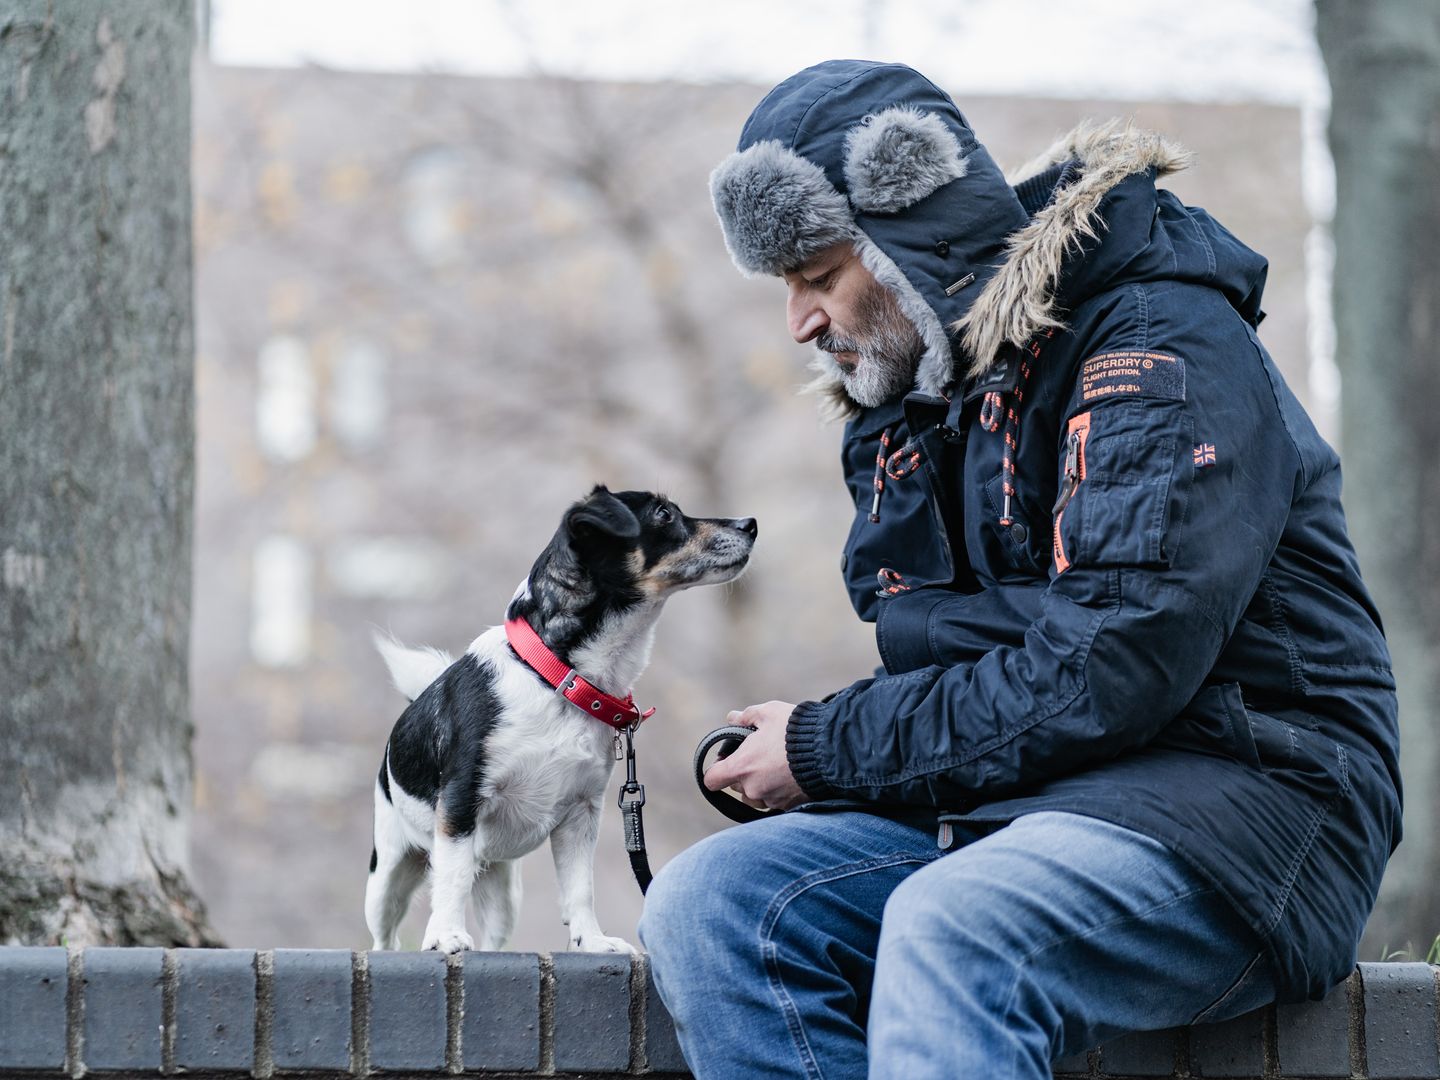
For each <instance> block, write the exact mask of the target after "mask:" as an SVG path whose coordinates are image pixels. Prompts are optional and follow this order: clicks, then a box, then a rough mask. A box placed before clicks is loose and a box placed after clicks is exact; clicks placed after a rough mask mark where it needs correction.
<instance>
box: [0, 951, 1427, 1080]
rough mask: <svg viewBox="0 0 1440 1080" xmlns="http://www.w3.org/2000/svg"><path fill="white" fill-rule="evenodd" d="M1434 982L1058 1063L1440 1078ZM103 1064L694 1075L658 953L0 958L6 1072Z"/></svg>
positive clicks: (1416, 979)
mask: <svg viewBox="0 0 1440 1080" xmlns="http://www.w3.org/2000/svg"><path fill="white" fill-rule="evenodd" d="M1437 976H1440V968H1435V967H1431V966H1429V965H1426V964H1362V965H1361V966H1360V969H1359V970H1358V971H1357V973H1356V974H1355V975H1353V976H1352V977H1351V978H1350V979H1349V980H1348V981H1347V982H1346V983H1345V984H1344V985H1342V986H1339V987H1337V988H1336V989H1335V991H1334V992H1333V993H1332V994H1331V995H1330V996H1329V997H1328V998H1326V999H1325V1000H1324V1001H1320V1002H1310V1003H1307V1004H1303V1005H1284V1006H1280V1007H1278V1008H1276V1007H1273V1006H1272V1007H1269V1008H1266V1009H1262V1010H1259V1011H1257V1012H1255V1013H1250V1014H1248V1015H1246V1016H1243V1017H1239V1018H1238V1019H1235V1020H1231V1021H1228V1022H1226V1023H1223V1024H1217V1025H1213V1026H1201V1027H1193V1028H1177V1029H1171V1030H1168V1031H1163V1032H1148V1033H1141V1034H1136V1035H1127V1036H1125V1037H1123V1038H1120V1039H1116V1040H1113V1041H1111V1042H1110V1043H1107V1044H1106V1045H1105V1046H1103V1047H1100V1048H1098V1050H1092V1051H1090V1052H1089V1053H1087V1054H1076V1055H1072V1056H1071V1057H1069V1058H1067V1059H1066V1060H1065V1061H1063V1062H1060V1063H1057V1066H1056V1072H1057V1074H1059V1075H1064V1076H1066V1077H1071V1078H1078V1077H1086V1078H1089V1080H1128V1078H1130V1077H1141V1076H1149V1077H1181V1078H1187V1077H1210V1076H1225V1077H1231V1078H1235V1080H1302V1078H1319V1077H1350V1078H1352V1080H1413V1078H1426V1080H1437V1078H1440V1020H1437V992H1436V990H1437ZM167 1027H168V1030H167ZM87 1072H95V1073H99V1072H104V1073H105V1074H106V1075H108V1076H112V1077H125V1076H133V1077H141V1076H162V1075H166V1076H168V1075H182V1074H187V1073H188V1074H193V1075H196V1076H203V1077H211V1076H214V1077H220V1076H223V1075H227V1074H228V1075H249V1076H254V1077H257V1078H260V1080H267V1078H270V1077H273V1076H276V1075H281V1076H283V1075H285V1074H287V1073H312V1074H319V1075H323V1076H326V1077H331V1078H343V1077H348V1076H369V1075H372V1074H374V1075H383V1074H385V1073H391V1074H405V1075H409V1076H419V1075H424V1074H431V1075H453V1074H460V1073H465V1074H477V1075H478V1074H483V1075H485V1076H489V1077H491V1078H500V1080H503V1078H506V1077H509V1078H520V1077H527V1076H558V1077H577V1078H578V1077H599V1076H605V1075H610V1076H616V1075H624V1076H634V1075H645V1076H650V1077H655V1078H657V1080H658V1078H664V1077H684V1076H688V1075H689V1073H688V1072H686V1071H685V1070H684V1061H683V1059H682V1058H681V1057H680V1053H679V1047H678V1045H677V1044H676V1042H675V1034H674V1027H673V1025H672V1024H671V1022H670V1017H669V1015H668V1014H667V1013H666V1011H665V1007H664V1005H663V1004H662V1003H661V1002H660V1000H659V997H658V996H657V995H656V993H655V989H654V983H653V982H652V981H651V979H650V973H649V965H648V964H647V963H646V962H645V960H644V959H643V958H640V959H636V960H633V961H632V960H631V959H630V958H628V957H625V956H614V955H591V954H585V953H562V954H558V955H556V956H537V955H536V954H534V953H464V954H462V955H460V956H457V957H451V958H449V959H448V960H447V959H446V958H445V957H442V956H440V955H438V954H436V953H413V952H411V953H350V952H346V951H343V950H292V949H279V950H275V951H274V952H261V953H255V952H252V951H249V950H240V949H212V950H203V949H176V950H161V949H101V948H94V949H89V950H85V951H81V950H72V951H71V952H69V953H68V954H67V951H66V950H65V949H59V948H0V1077H3V1076H5V1075H7V1074H8V1075H19V1074H23V1075H25V1076H26V1077H34V1078H45V1077H62V1076H68V1077H71V1078H79V1077H82V1076H84V1075H85V1074H86V1073H87Z"/></svg>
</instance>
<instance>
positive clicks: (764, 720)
mask: <svg viewBox="0 0 1440 1080" xmlns="http://www.w3.org/2000/svg"><path fill="white" fill-rule="evenodd" d="M794 710H795V706H794V705H792V704H791V703H790V702H788V701H767V702H765V704H763V705H751V706H750V707H749V708H748V709H741V710H739V711H737V712H732V713H731V714H730V715H729V716H727V717H726V718H725V719H726V721H727V722H728V723H731V724H739V725H740V726H741V727H751V728H754V729H755V734H753V735H751V736H748V737H747V738H746V739H745V741H744V742H743V743H741V744H740V747H739V749H737V750H736V751H735V752H734V753H733V754H731V755H730V756H729V757H728V758H725V759H724V760H722V761H717V762H716V763H715V764H714V765H711V766H710V768H709V769H707V770H706V771H705V786H706V787H707V788H709V789H710V790H711V791H720V790H722V789H724V788H727V787H728V788H733V789H735V791H737V792H739V794H740V799H741V801H742V802H744V803H746V804H748V805H750V806H753V807H755V808H756V809H757V810H788V809H790V807H792V806H798V805H799V804H800V803H803V802H808V801H809V799H810V796H808V795H806V794H805V792H804V790H802V789H801V787H800V785H799V784H797V783H796V782H795V777H794V776H792V775H791V773H790V762H789V760H788V759H787V758H786V756H785V727H786V725H787V724H788V723H789V722H790V714H791V713H792V712H793V711H794Z"/></svg>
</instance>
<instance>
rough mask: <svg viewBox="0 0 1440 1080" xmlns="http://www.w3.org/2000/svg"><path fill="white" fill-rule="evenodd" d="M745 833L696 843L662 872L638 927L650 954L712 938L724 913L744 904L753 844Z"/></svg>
mask: <svg viewBox="0 0 1440 1080" xmlns="http://www.w3.org/2000/svg"><path fill="white" fill-rule="evenodd" d="M747 840H748V838H747V837H745V836H744V835H743V830H740V829H728V830H726V831H725V832H721V833H716V834H715V835H713V836H707V837H706V838H705V839H703V840H701V841H699V842H698V843H696V844H693V845H691V846H690V847H688V848H686V849H685V850H684V851H682V852H681V853H680V854H679V855H677V856H675V858H673V859H671V860H670V861H669V862H668V863H666V864H665V865H664V866H662V867H661V868H660V871H659V873H657V874H656V875H655V880H654V881H652V882H651V883H650V888H649V890H648V891H647V892H646V894H645V909H644V912H643V913H642V914H641V916H640V924H639V927H638V928H637V929H638V931H639V934H640V941H641V943H642V944H643V945H644V946H645V948H646V949H647V950H649V951H650V952H656V953H659V952H666V951H669V950H671V949H674V948H676V947H683V946H684V945H685V944H687V943H692V942H695V941H698V940H703V939H705V938H707V937H711V938H713V936H714V934H715V933H716V932H717V930H718V929H719V927H718V925H717V923H718V922H719V921H721V919H722V916H723V915H724V912H725V911H727V910H730V909H733V908H735V907H736V906H737V905H740V906H743V905H744V904H745V900H744V897H743V896H741V895H737V892H739V891H740V890H741V889H743V886H744V883H745V875H744V874H742V873H739V872H737V867H740V866H743V865H744V863H745V860H746V858H747V856H748V855H749V854H753V853H750V852H747V851H746V849H747V848H749V847H750V846H751V845H750V844H749V843H748V842H747Z"/></svg>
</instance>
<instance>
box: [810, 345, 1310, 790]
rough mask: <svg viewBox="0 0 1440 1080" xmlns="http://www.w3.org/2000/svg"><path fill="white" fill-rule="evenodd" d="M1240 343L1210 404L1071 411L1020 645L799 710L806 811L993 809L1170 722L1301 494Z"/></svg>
mask: <svg viewBox="0 0 1440 1080" xmlns="http://www.w3.org/2000/svg"><path fill="white" fill-rule="evenodd" d="M1250 345H1251V351H1250V355H1249V356H1248V357H1234V356H1232V357H1229V358H1228V362H1224V363H1223V365H1217V366H1223V367H1224V368H1225V369H1228V370H1226V371H1223V372H1221V373H1220V379H1212V380H1210V381H1211V382H1212V385H1213V386H1214V387H1215V389H1214V390H1213V391H1212V392H1211V393H1210V395H1209V398H1208V400H1201V401H1197V400H1196V397H1195V395H1193V394H1192V395H1191V397H1190V399H1189V400H1185V401H1169V400H1167V401H1158V400H1146V399H1136V398H1120V399H1107V400H1105V402H1104V404H1099V405H1095V406H1093V407H1088V408H1086V407H1082V408H1076V409H1072V414H1071V415H1070V416H1067V418H1066V423H1065V429H1064V430H1063V431H1062V432H1061V433H1060V435H1061V437H1060V439H1059V444H1060V451H1059V458H1058V460H1057V462H1056V465H1057V469H1060V470H1063V469H1064V466H1065V451H1066V447H1067V445H1068V444H1069V443H1070V441H1071V440H1072V439H1073V438H1074V437H1075V434H1076V432H1077V431H1080V432H1081V435H1082V437H1083V438H1082V447H1083V452H1082V456H1081V463H1082V472H1081V479H1080V481H1079V484H1078V486H1076V488H1075V490H1074V494H1073V496H1072V497H1071V498H1070V500H1069V502H1068V503H1067V504H1066V505H1065V507H1064V509H1063V511H1062V512H1061V513H1060V514H1059V515H1058V518H1057V522H1056V541H1055V562H1054V564H1053V565H1052V566H1051V569H1050V583H1049V586H1048V588H1046V589H1045V591H1044V594H1043V596H1042V597H1041V599H1040V605H1039V615H1038V617H1037V618H1036V619H1035V620H1034V622H1032V623H1031V624H1030V626H1029V628H1028V629H1027V630H1026V631H1025V634H1024V639H1023V643H1021V644H1018V645H1017V644H1001V645H998V646H997V647H996V648H993V649H991V650H990V651H989V652H987V653H985V654H984V655H983V656H980V657H979V658H978V659H976V660H975V661H974V662H973V663H958V664H955V665H953V666H931V667H925V668H921V669H919V670H915V671H910V672H906V673H905V674H901V675H894V676H886V677H881V678H874V679H866V680H862V681H860V682H857V683H855V684H854V685H852V686H850V687H848V688H846V689H844V690H842V691H840V692H839V693H838V694H835V695H833V696H831V697H830V698H828V699H827V700H825V701H824V702H803V703H801V704H800V705H799V706H797V707H796V709H795V711H794V713H793V715H792V716H791V718H790V725H789V730H788V734H787V756H788V759H789V763H790V767H791V770H792V772H793V773H794V775H795V779H796V781H797V782H798V783H799V784H800V786H801V787H802V788H804V789H805V791H806V792H807V793H808V794H809V795H810V796H812V797H813V798H817V799H818V798H836V797H850V798H861V799H868V800H875V801H885V802H902V803H912V804H924V805H935V806H943V805H950V806H953V805H956V804H958V803H963V802H967V801H973V800H974V799H976V798H994V797H999V796H1001V795H1004V794H1007V793H1013V792H1015V791H1017V790H1021V789H1024V788H1026V787H1029V786H1033V785H1034V784H1037V783H1039V782H1042V781H1044V780H1047V779H1051V778H1054V777H1057V776H1060V775H1063V774H1065V773H1068V772H1072V771H1074V770H1076V769H1079V768H1081V767H1083V766H1085V765H1087V764H1090V763H1094V762H1098V761H1102V760H1106V759H1109V758H1112V757H1115V756H1116V755H1118V754H1120V753H1122V752H1123V751H1125V750H1127V749H1130V748H1133V747H1136V746H1140V745H1142V744H1144V743H1146V742H1147V741H1149V740H1150V739H1152V738H1154V737H1155V736H1156V735H1157V734H1158V733H1159V732H1160V730H1161V729H1162V728H1163V727H1164V726H1165V725H1166V724H1168V723H1169V722H1170V721H1171V720H1172V719H1173V718H1174V717H1175V716H1176V715H1177V714H1178V713H1179V712H1180V711H1181V710H1182V709H1183V707H1184V706H1185V705H1186V703H1187V702H1189V701H1190V699H1191V698H1192V697H1193V696H1194V694H1195V693H1196V691H1197V690H1198V689H1199V688H1200V686H1201V684H1202V683H1203V681H1204V680H1205V678H1206V676H1207V675H1208V674H1209V673H1210V671H1211V669H1212V668H1213V666H1214V664H1215V661H1216V659H1217V657H1218V656H1219V653H1220V650H1221V648H1222V647H1223V646H1224V644H1225V642H1226V641H1227V640H1228V638H1229V636H1230V634H1231V633H1232V631H1233V630H1234V628H1235V626H1236V624H1237V623H1238V621H1239V619H1240V617H1241V615H1242V614H1243V613H1244V611H1245V608H1246V606H1247V605H1248V603H1249V602H1250V600H1251V598H1252V597H1253V596H1254V594H1255V592H1256V590H1257V588H1258V587H1259V586H1260V583H1261V579H1262V576H1263V575H1264V573H1265V570H1266V567H1267V566H1268V565H1269V563H1270V560H1271V557H1272V556H1273V554H1274V552H1275V549H1276V547H1277V545H1278V544H1279V540H1280V536H1281V533H1282V532H1283V530H1284V527H1285V523H1286V520H1287V516H1288V512H1289V508H1290V505H1291V503H1292V501H1293V499H1294V497H1295V495H1296V492H1297V485H1299V484H1301V483H1302V482H1303V478H1302V476H1301V470H1300V464H1299V459H1298V455H1297V453H1296V451H1295V449H1294V444H1293V442H1292V441H1291V440H1290V437H1289V434H1288V432H1287V430H1286V429H1285V427H1284V424H1283V422H1282V420H1281V418H1280V416H1279V415H1278V410H1277V409H1276V407H1275V404H1274V390H1273V388H1272V387H1271V385H1270V382H1269V376H1268V374H1267V373H1266V371H1265V370H1264V366H1263V361H1262V359H1261V357H1260V355H1259V350H1258V347H1255V346H1254V345H1253V342H1252V343H1250ZM1203 397H1204V395H1202V398H1203ZM1197 429H1198V430H1199V431H1200V432H1201V434H1202V435H1203V436H1204V437H1205V439H1206V442H1208V443H1209V444H1213V464H1211V463H1210V460H1211V459H1210V458H1209V457H1206V456H1203V455H1204V454H1205V453H1207V451H1206V443H1205V442H1201V440H1200V438H1197ZM1216 433H1223V437H1220V436H1218V435H1217V434H1216ZM1197 443H1199V444H1200V445H1198V446H1197ZM1062 486H1063V472H1062ZM982 595H983V594H982Z"/></svg>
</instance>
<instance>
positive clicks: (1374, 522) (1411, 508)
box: [1316, 0, 1440, 959]
mask: <svg viewBox="0 0 1440 1080" xmlns="http://www.w3.org/2000/svg"><path fill="white" fill-rule="evenodd" d="M1316 7H1317V22H1316V31H1317V36H1318V38H1319V41H1320V48H1321V52H1322V53H1323V54H1324V57H1325V63H1326V65H1327V67H1328V68H1329V72H1330V85H1331V91H1332V97H1333V101H1332V104H1331V110H1330V145H1331V150H1332V152H1333V153H1334V156H1335V172H1336V206H1335V226H1334V229H1335V324H1336V332H1337V338H1336V355H1337V359H1338V361H1339V365H1340V369H1341V373H1342V377H1343V379H1344V383H1343V387H1344V391H1343V395H1342V398H1341V437H1342V440H1343V449H1344V460H1345V474H1346V484H1345V503H1346V506H1347V508H1348V511H1349V514H1348V517H1349V520H1350V527H1351V531H1352V534H1353V536H1354V539H1355V544H1356V547H1357V548H1358V550H1359V554H1360V560H1361V563H1362V565H1363V567H1364V572H1365V579H1366V582H1367V584H1368V585H1369V586H1370V589H1371V591H1372V592H1373V593H1374V595H1375V599H1376V602H1377V603H1378V605H1379V607H1380V610H1381V613H1382V615H1383V617H1384V619H1385V625H1386V631H1387V636H1388V638H1389V641H1390V648H1391V651H1392V653H1393V655H1394V660H1395V674H1396V678H1397V680H1398V682H1399V692H1400V729H1401V747H1402V753H1401V762H1402V772H1403V776H1404V783H1405V795H1406V798H1405V803H1406V807H1405V810H1406V812H1405V842H1404V844H1403V846H1402V847H1401V848H1400V850H1399V852H1398V853H1397V854H1396V856H1395V859H1394V861H1393V862H1392V863H1391V867H1390V872H1389V875H1388V876H1387V878H1386V882H1385V886H1384V888H1383V889H1382V892H1381V902H1380V906H1379V908H1378V909H1377V911H1376V914H1375V916H1374V918H1373V919H1372V920H1371V924H1370V929H1369V930H1368V931H1367V939H1366V945H1365V947H1364V949H1363V952H1362V958H1363V959H1376V958H1378V953H1379V950H1380V949H1381V948H1382V947H1384V946H1386V945H1387V944H1388V945H1389V946H1390V947H1391V948H1395V947H1403V946H1407V945H1413V946H1414V947H1415V948H1417V949H1418V951H1419V953H1420V954H1421V955H1422V956H1423V954H1424V951H1425V948H1426V947H1427V946H1428V945H1429V943H1430V942H1431V940H1432V939H1433V938H1434V937H1435V935H1436V934H1440V890H1437V889H1436V887H1435V886H1436V883H1437V882H1440V833H1437V822H1440V787H1437V782H1436V781H1437V775H1440V706H1437V697H1436V694H1437V691H1440V483H1437V481H1436V472H1435V470H1436V465H1435V458H1436V454H1437V450H1440V412H1437V407H1436V402H1437V401H1440V357H1437V355H1436V335H1437V332H1440V258H1437V256H1436V251H1435V239H1436V237H1437V236H1440V195H1437V192H1440V4H1436V3H1435V2H1434V0H1385V2H1384V3H1371V2H1362V0H1319V2H1318V3H1317V5H1316Z"/></svg>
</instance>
